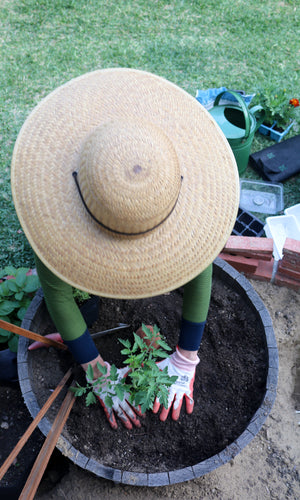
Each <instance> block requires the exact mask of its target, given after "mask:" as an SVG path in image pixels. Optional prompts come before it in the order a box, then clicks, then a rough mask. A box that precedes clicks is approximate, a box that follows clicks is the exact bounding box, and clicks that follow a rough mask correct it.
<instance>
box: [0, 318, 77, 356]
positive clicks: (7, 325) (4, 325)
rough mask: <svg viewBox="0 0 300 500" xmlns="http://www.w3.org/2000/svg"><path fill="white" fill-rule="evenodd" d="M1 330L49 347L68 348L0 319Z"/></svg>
mask: <svg viewBox="0 0 300 500" xmlns="http://www.w3.org/2000/svg"><path fill="white" fill-rule="evenodd" d="M0 328H3V329H4V330H8V331H9V332H12V333H15V334H16V335H21V336H22V337H26V338H28V339H31V340H37V341H39V342H43V343H44V344H46V345H48V346H49V347H50V346H52V347H57V348H58V349H62V350H64V351H65V350H67V349H68V346H67V345H66V344H63V343H62V342H57V341H56V340H52V339H49V338H47V337H43V335H39V333H35V332H31V331H30V330H25V328H21V327H20V326H17V325H13V324H12V323H8V322H7V321H4V320H3V319H0Z"/></svg>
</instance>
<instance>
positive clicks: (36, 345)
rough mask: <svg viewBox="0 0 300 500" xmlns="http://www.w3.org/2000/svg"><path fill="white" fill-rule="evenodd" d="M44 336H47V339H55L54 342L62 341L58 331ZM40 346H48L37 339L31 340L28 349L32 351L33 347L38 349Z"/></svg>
mask: <svg viewBox="0 0 300 500" xmlns="http://www.w3.org/2000/svg"><path fill="white" fill-rule="evenodd" d="M45 337H47V338H48V339H51V340H56V342H62V343H63V339H62V338H61V336H60V334H59V333H49V334H48V335H45ZM40 347H49V346H48V345H47V344H44V342H39V341H38V342H33V343H32V344H30V346H29V347H28V351H34V349H40Z"/></svg>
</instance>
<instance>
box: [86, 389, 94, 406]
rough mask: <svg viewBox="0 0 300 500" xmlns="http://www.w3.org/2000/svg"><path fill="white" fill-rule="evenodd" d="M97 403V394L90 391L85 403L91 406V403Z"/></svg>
mask: <svg viewBox="0 0 300 500" xmlns="http://www.w3.org/2000/svg"><path fill="white" fill-rule="evenodd" d="M95 403H97V399H96V396H95V394H94V393H93V392H92V391H90V392H89V393H88V394H87V396H86V398H85V404H86V406H90V405H93V404H95Z"/></svg>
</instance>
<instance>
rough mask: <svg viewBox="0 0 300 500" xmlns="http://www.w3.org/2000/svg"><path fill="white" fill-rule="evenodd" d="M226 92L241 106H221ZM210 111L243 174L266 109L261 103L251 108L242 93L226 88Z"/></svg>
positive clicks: (240, 172)
mask: <svg viewBox="0 0 300 500" xmlns="http://www.w3.org/2000/svg"><path fill="white" fill-rule="evenodd" d="M225 93H229V94H232V95H233V96H234V97H235V98H236V100H237V101H238V103H239V105H240V106H238V105H235V104H225V105H224V106H219V102H220V99H221V97H222V96H223V95H224V94H225ZM209 112H210V114H211V115H212V117H213V118H214V119H215V121H216V122H217V124H218V125H219V127H220V128H221V130H222V132H223V133H224V135H225V137H226V139H227V140H228V142H229V144H230V147H231V149H232V151H233V154H234V156H235V159H236V163H237V167H238V171H239V174H240V175H241V174H243V172H244V171H245V170H246V168H247V165H248V160H249V155H250V149H251V144H252V141H253V137H254V134H255V132H256V130H257V129H258V128H259V127H260V125H261V124H262V122H263V121H264V117H265V111H264V109H263V108H262V106H260V105H258V106H254V107H253V108H251V109H249V108H248V107H247V106H246V104H245V102H244V100H243V99H242V97H241V95H240V94H238V93H237V92H234V91H233V90H225V91H224V92H221V93H220V94H219V95H217V97H216V99H215V102H214V106H213V108H211V109H210V110H209ZM258 112H259V114H258V115H257V116H256V114H257V113H258Z"/></svg>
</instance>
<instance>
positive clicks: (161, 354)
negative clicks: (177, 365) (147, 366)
mask: <svg viewBox="0 0 300 500" xmlns="http://www.w3.org/2000/svg"><path fill="white" fill-rule="evenodd" d="M155 356H157V357H158V358H168V357H169V354H168V353H166V352H165V351H163V350H162V349H155Z"/></svg>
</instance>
